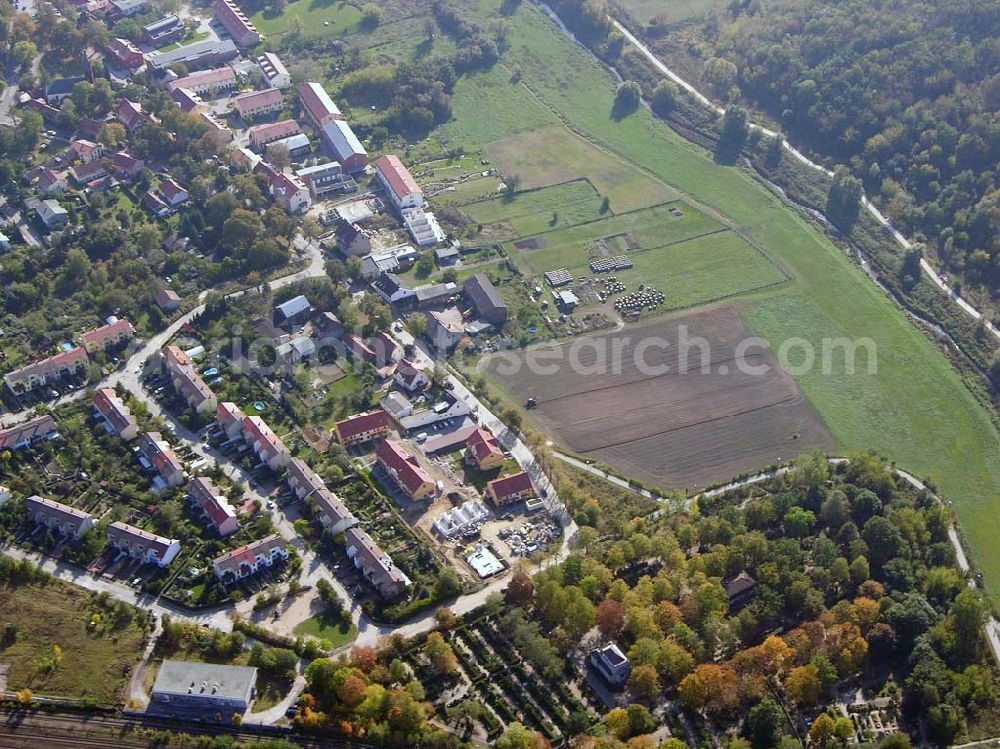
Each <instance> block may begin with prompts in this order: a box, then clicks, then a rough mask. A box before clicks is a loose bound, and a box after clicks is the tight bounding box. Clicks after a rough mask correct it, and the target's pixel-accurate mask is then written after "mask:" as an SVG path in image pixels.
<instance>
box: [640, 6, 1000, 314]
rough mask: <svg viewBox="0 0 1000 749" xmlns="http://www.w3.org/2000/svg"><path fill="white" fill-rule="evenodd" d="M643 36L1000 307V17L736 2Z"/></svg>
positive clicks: (972, 10) (971, 9)
mask: <svg viewBox="0 0 1000 749" xmlns="http://www.w3.org/2000/svg"><path fill="white" fill-rule="evenodd" d="M626 6H627V3H626ZM645 31H646V34H647V36H648V37H651V38H653V39H654V42H655V47H656V48H657V51H659V52H660V53H661V54H662V55H663V56H664V57H665V58H666V59H669V60H670V61H671V63H672V64H680V65H681V66H682V67H684V68H686V70H685V73H687V74H690V75H693V76H695V77H696V78H699V79H700V80H699V85H704V86H705V87H706V89H707V90H708V92H709V93H711V94H712V95H714V96H715V97H716V98H718V99H719V100H720V101H723V102H726V103H730V102H733V101H739V100H741V99H742V100H744V101H746V102H748V103H750V104H752V105H753V106H754V107H756V108H758V109H760V110H762V111H764V112H765V113H767V114H768V115H769V116H770V117H772V118H773V119H774V120H775V121H776V122H778V123H779V124H780V126H781V127H782V128H783V129H784V131H785V132H786V133H787V134H788V135H789V137H790V138H791V139H792V140H793V141H795V142H796V143H801V144H804V145H805V146H807V147H808V148H811V149H812V150H814V151H815V152H816V153H818V154H819V155H820V156H821V157H825V158H826V159H827V160H828V163H829V164H830V165H831V166H832V165H834V164H846V165H848V167H849V168H850V170H851V171H852V172H853V173H854V175H855V176H856V177H858V178H859V179H861V180H862V181H863V183H864V187H865V189H866V191H867V192H868V193H869V195H870V196H872V198H873V199H874V200H875V201H876V202H877V203H880V204H881V205H882V206H883V207H884V208H885V209H887V211H888V213H889V214H890V216H891V217H892V219H893V221H894V222H895V224H896V225H897V226H898V227H899V228H900V229H902V230H903V231H904V232H906V233H908V234H912V235H914V236H915V237H916V238H917V239H918V240H921V241H923V242H924V244H925V246H926V251H927V252H928V253H929V254H931V255H935V256H937V258H938V259H939V262H940V263H942V264H943V265H944V267H945V269H946V270H948V271H950V272H951V273H953V274H955V275H956V277H957V278H959V279H961V280H963V281H964V282H965V283H966V285H971V286H977V287H983V288H985V289H989V291H990V292H991V296H993V298H995V293H996V291H997V290H998V289H1000V186H998V184H997V176H996V165H997V162H998V160H1000V116H998V111H1000V5H998V4H997V3H995V2H991V1H990V0H908V1H907V2H902V1H888V0H887V1H878V0H875V1H872V0H850V1H848V2H839V3H826V2H820V1H819V0H775V1H773V2H767V3H764V2H760V1H759V0H752V1H750V2H745V1H743V2H741V0H734V2H731V3H729V5H728V7H727V8H726V9H724V10H722V11H720V12H718V13H717V14H711V13H710V14H708V15H706V16H705V17H704V18H702V19H699V20H697V21H694V22H690V23H688V24H686V25H682V26H679V27H678V26H673V27H670V26H665V25H661V24H660V23H658V19H656V18H655V17H654V18H653V20H652V21H650V23H649V24H648V26H647V27H646V29H645Z"/></svg>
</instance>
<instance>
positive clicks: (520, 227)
mask: <svg viewBox="0 0 1000 749" xmlns="http://www.w3.org/2000/svg"><path fill="white" fill-rule="evenodd" d="M602 200H603V199H602V198H601V196H600V195H599V194H598V192H597V190H595V189H594V187H593V185H591V184H590V183H589V182H587V181H586V180H582V179H581V180H575V181H573V182H567V183H565V184H562V185H553V186H552V187H543V188H541V189H539V190H530V191H528V192H520V193H517V194H515V195H514V196H513V197H512V198H507V197H497V198H492V199H490V200H481V201H478V202H476V203H470V204H468V205H465V206H463V207H462V210H463V211H465V213H466V214H468V216H469V218H471V219H472V220H473V221H476V222H477V223H480V224H492V223H494V222H496V221H508V222H509V223H510V225H511V226H512V227H514V229H515V231H517V233H518V234H519V235H521V236H522V237H527V236H530V235H532V234H539V233H541V232H545V231H549V230H551V229H561V228H563V227H566V226H575V225H576V224H582V223H584V222H586V221H596V220H597V219H599V218H601V217H602V216H604V215H607V212H608V210H609V209H605V211H604V212H603V213H602V210H601V209H602V205H601V202H602Z"/></svg>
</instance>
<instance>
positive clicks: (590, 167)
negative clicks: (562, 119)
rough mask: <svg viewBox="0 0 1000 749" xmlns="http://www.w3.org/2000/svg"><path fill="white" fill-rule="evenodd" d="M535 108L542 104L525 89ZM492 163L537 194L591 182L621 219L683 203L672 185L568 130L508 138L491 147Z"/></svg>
mask: <svg viewBox="0 0 1000 749" xmlns="http://www.w3.org/2000/svg"><path fill="white" fill-rule="evenodd" d="M519 91H520V94H521V97H522V98H523V100H524V102H525V104H523V105H521V106H529V105H530V103H532V102H535V101H536V98H535V97H534V96H532V94H531V93H530V91H529V90H528V89H527V88H525V87H524V86H521V87H520V88H519ZM486 150H487V153H489V155H490V158H491V159H493V161H494V163H495V164H496V165H497V166H498V167H500V169H501V171H503V173H504V174H507V175H511V174H516V175H518V176H519V177H520V178H521V188H522V189H531V188H535V187H544V186H546V185H555V184H559V183H562V182H569V181H571V180H575V179H581V178H586V179H588V180H589V181H590V183H591V184H592V185H593V186H594V188H595V189H596V190H597V191H598V192H599V193H600V194H601V195H606V196H607V198H608V200H609V201H610V202H611V209H612V210H613V211H615V212H616V213H625V212H626V211H634V210H636V209H638V208H647V207H649V206H652V205H656V204H657V203H663V202H666V201H668V200H672V199H674V198H676V197H677V193H676V192H675V191H674V190H671V189H670V188H669V187H668V186H667V185H666V184H664V183H663V182H662V181H660V180H657V179H652V178H650V177H649V176H648V175H646V174H644V173H643V172H641V171H639V170H638V169H636V168H634V167H633V166H632V165H631V164H628V163H623V162H622V161H621V159H619V158H617V157H615V156H614V155H612V154H609V153H607V152H606V151H604V150H602V149H600V148H596V147H595V146H594V145H593V144H592V143H589V142H588V141H587V140H585V139H583V138H581V137H580V136H578V135H576V134H574V133H573V132H572V131H570V130H568V129H567V128H566V127H565V126H563V125H561V124H559V125H551V126H549V127H544V128H541V129H540V130H535V131H533V132H528V133H520V134H514V135H508V136H506V137H504V138H501V139H499V140H496V141H493V142H492V143H490V144H489V145H488V146H487V148H486Z"/></svg>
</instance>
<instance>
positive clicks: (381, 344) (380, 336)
mask: <svg viewBox="0 0 1000 749" xmlns="http://www.w3.org/2000/svg"><path fill="white" fill-rule="evenodd" d="M371 348H372V351H374V352H375V365H376V366H379V367H381V366H385V365H387V364H395V363H396V362H398V361H399V360H400V359H402V358H403V348H402V346H400V345H399V344H398V343H396V341H395V340H393V338H392V336H390V335H389V334H388V333H385V332H383V331H381V330H380V331H379V332H378V333H376V334H375V335H374V336H372V340H371Z"/></svg>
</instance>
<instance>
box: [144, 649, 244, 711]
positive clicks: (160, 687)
mask: <svg viewBox="0 0 1000 749" xmlns="http://www.w3.org/2000/svg"><path fill="white" fill-rule="evenodd" d="M256 686H257V669H256V668H253V667H251V666H221V665H218V664H215V663H198V662H195V661H163V665H162V666H160V672H159V673H158V674H157V675H156V682H155V683H154V684H153V692H152V700H153V704H154V705H157V706H159V707H160V708H161V709H162V708H163V707H165V706H168V705H169V706H170V707H171V708H177V709H179V710H193V711H204V712H223V713H229V714H231V713H240V714H242V713H245V712H246V711H247V710H248V709H249V708H250V703H251V702H252V701H253V698H254V689H255V688H256Z"/></svg>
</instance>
